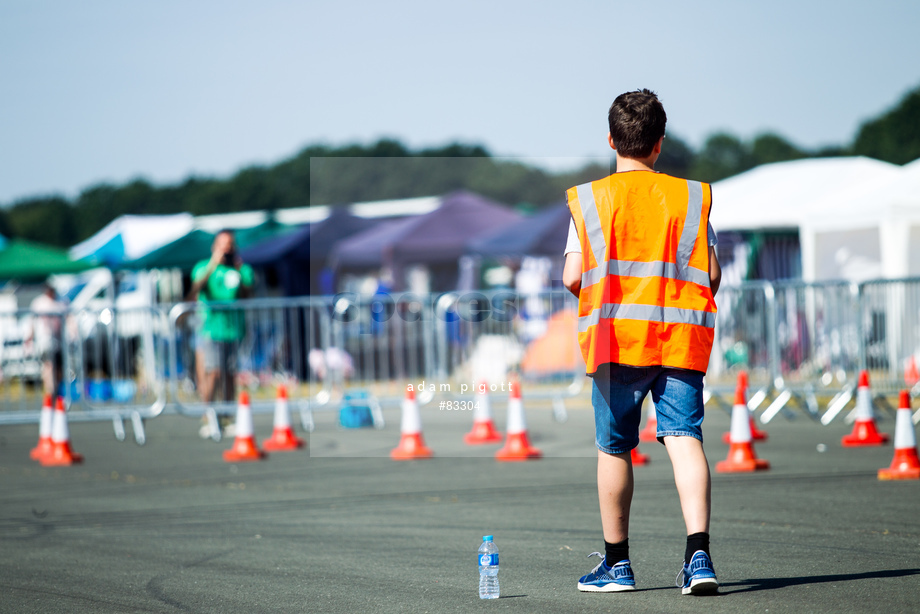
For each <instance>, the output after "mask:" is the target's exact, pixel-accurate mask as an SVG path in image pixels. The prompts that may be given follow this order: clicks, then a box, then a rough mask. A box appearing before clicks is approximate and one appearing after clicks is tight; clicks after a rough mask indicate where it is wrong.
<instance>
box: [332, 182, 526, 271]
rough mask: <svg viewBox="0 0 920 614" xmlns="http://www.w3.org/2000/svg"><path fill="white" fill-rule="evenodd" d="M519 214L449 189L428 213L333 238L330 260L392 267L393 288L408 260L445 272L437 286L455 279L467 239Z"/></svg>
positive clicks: (363, 266) (347, 264)
mask: <svg viewBox="0 0 920 614" xmlns="http://www.w3.org/2000/svg"><path fill="white" fill-rule="evenodd" d="M520 220H521V216H520V215H518V214H517V213H515V212H514V211H512V210H511V209H509V208H508V207H505V206H504V205H501V204H499V203H497V202H495V201H492V200H489V199H487V198H485V197H483V196H480V195H478V194H474V193H472V192H466V191H459V192H452V193H450V194H448V195H447V196H445V197H444V198H443V200H442V202H441V206H440V207H438V208H437V209H435V210H434V211H432V212H430V213H426V214H424V215H419V216H416V217H412V218H407V219H404V220H398V221H395V222H388V223H385V224H381V225H380V226H377V227H375V228H371V229H370V230H367V231H365V232H361V233H358V234H355V235H352V236H351V237H349V238H347V239H345V240H343V241H341V242H339V243H338V244H337V245H336V246H335V247H334V248H333V250H332V255H331V262H332V263H333V266H335V267H336V268H337V269H364V270H367V269H380V268H389V269H390V270H391V271H392V272H393V279H394V282H395V284H396V288H395V289H401V287H402V275H401V274H400V271H401V270H403V269H404V268H405V267H406V266H408V265H412V264H424V265H428V266H429V268H431V269H432V270H433V271H434V270H440V271H442V272H445V271H450V274H449V275H442V282H443V283H441V284H439V285H442V286H443V285H450V279H451V278H452V279H456V274H457V263H458V260H459V259H460V257H461V256H463V255H464V254H465V253H466V246H467V243H468V242H469V241H470V240H472V239H474V238H476V237H478V236H480V235H483V234H485V233H488V232H493V231H495V230H498V229H501V228H505V227H507V226H509V225H511V224H514V223H517V222H519V221H520Z"/></svg>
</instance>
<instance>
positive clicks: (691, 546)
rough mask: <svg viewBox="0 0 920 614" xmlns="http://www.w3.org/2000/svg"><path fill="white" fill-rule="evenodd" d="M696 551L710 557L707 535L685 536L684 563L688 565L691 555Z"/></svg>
mask: <svg viewBox="0 0 920 614" xmlns="http://www.w3.org/2000/svg"><path fill="white" fill-rule="evenodd" d="M697 550H702V551H703V552H705V553H706V554H707V555H708V556H712V555H710V554H709V533H694V534H693V535H688V536H687V550H686V551H684V563H686V564H687V565H689V564H690V559H691V558H693V553H694V552H696V551H697Z"/></svg>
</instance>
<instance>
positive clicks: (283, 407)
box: [274, 399, 291, 429]
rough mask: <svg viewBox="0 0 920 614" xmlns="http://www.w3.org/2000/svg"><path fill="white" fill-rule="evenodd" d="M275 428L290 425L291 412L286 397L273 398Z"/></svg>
mask: <svg viewBox="0 0 920 614" xmlns="http://www.w3.org/2000/svg"><path fill="white" fill-rule="evenodd" d="M274 426H275V428H276V429H277V428H288V427H289V426H291V412H290V410H289V408H288V402H287V399H277V400H275V424H274Z"/></svg>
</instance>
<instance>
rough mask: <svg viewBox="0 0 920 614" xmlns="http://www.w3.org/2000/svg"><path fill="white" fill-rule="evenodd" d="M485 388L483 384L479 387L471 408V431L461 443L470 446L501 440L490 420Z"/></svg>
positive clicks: (490, 411) (490, 415) (486, 389)
mask: <svg viewBox="0 0 920 614" xmlns="http://www.w3.org/2000/svg"><path fill="white" fill-rule="evenodd" d="M487 386H488V385H487V384H486V383H485V382H483V383H481V384H480V385H479V392H478V394H477V395H476V401H475V403H474V406H473V430H471V431H470V432H469V433H467V434H466V435H464V436H463V441H464V442H465V443H467V444H469V445H471V446H475V445H480V444H484V443H498V442H500V441H501V440H502V434H501V433H499V432H498V431H497V430H495V422H494V421H493V420H492V408H491V406H490V405H489V393H488V387H487Z"/></svg>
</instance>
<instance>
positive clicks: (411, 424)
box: [399, 398, 422, 435]
mask: <svg viewBox="0 0 920 614" xmlns="http://www.w3.org/2000/svg"><path fill="white" fill-rule="evenodd" d="M399 431H400V433H402V434H404V435H414V434H416V433H421V432H422V415H421V412H419V409H418V403H416V401H415V399H414V398H412V399H403V402H402V419H401V420H400V425H399Z"/></svg>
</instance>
